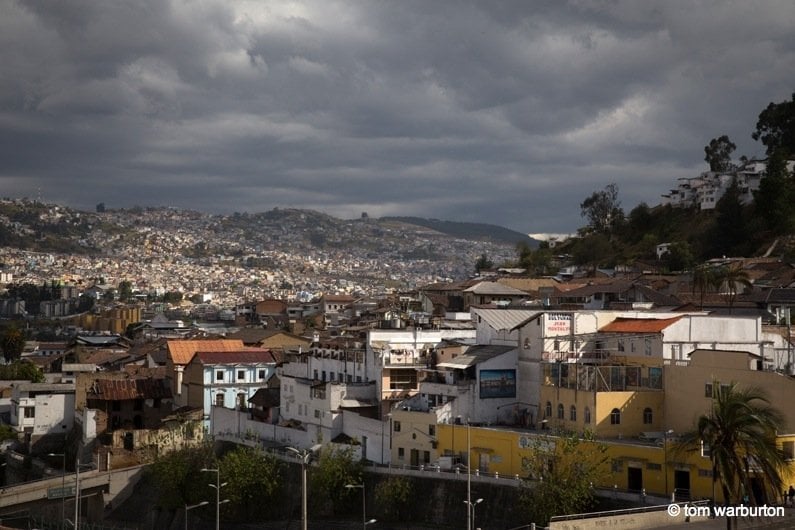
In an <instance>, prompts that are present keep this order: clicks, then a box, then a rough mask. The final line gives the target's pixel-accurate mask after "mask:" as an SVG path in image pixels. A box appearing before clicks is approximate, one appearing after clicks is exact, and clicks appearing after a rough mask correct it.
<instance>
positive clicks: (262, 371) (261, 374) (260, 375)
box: [257, 370, 265, 380]
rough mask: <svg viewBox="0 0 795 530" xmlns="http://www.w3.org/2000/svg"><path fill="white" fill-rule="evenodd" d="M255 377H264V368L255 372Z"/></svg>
mask: <svg viewBox="0 0 795 530" xmlns="http://www.w3.org/2000/svg"><path fill="white" fill-rule="evenodd" d="M257 377H258V378H259V379H260V380H262V379H265V370H260V371H258V372H257Z"/></svg>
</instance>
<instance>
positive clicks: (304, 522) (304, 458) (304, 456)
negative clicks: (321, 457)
mask: <svg viewBox="0 0 795 530" xmlns="http://www.w3.org/2000/svg"><path fill="white" fill-rule="evenodd" d="M285 449H287V450H288V451H290V452H291V453H295V455H296V456H298V458H299V459H300V460H301V528H302V529H303V530H307V528H308V524H309V520H308V518H307V510H306V465H307V464H308V463H309V458H310V457H311V456H312V451H309V450H307V449H304V451H303V452H301V451H299V450H298V449H296V448H295V447H290V446H285Z"/></svg>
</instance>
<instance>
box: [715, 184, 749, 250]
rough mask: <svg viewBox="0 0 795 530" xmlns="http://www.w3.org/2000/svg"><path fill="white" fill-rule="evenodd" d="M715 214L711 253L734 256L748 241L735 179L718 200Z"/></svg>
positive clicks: (743, 213) (738, 189)
mask: <svg viewBox="0 0 795 530" xmlns="http://www.w3.org/2000/svg"><path fill="white" fill-rule="evenodd" d="M715 212H716V213H717V216H716V220H715V221H716V222H715V227H714V229H713V230H712V238H711V239H712V246H713V252H714V253H715V254H717V255H719V256H725V255H731V254H734V251H735V250H737V249H738V248H739V247H741V246H742V245H743V244H744V243H745V242H746V241H747V240H748V234H747V233H746V226H747V222H746V221H747V220H746V219H745V217H746V216H745V208H744V207H743V204H742V201H741V199H740V186H739V184H738V183H737V178H736V177H735V178H733V179H732V182H731V184H730V185H729V187H728V188H727V189H726V192H725V193H724V194H723V197H721V198H720V199H719V200H718V203H717V204H716V205H715ZM741 254H744V253H741Z"/></svg>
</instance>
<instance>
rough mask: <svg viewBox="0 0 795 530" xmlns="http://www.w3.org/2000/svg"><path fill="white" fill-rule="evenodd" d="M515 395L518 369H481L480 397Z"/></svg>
mask: <svg viewBox="0 0 795 530" xmlns="http://www.w3.org/2000/svg"><path fill="white" fill-rule="evenodd" d="M515 397H516V370H481V371H480V399H488V398H515Z"/></svg>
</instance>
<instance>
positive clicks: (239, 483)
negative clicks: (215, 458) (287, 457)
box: [219, 447, 282, 521]
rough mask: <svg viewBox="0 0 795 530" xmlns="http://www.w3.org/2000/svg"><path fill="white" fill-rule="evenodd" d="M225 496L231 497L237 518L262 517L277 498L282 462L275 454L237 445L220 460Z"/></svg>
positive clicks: (251, 518)
mask: <svg viewBox="0 0 795 530" xmlns="http://www.w3.org/2000/svg"><path fill="white" fill-rule="evenodd" d="M219 469H220V472H221V476H222V477H224V481H225V482H227V485H226V487H225V488H224V496H225V498H227V499H229V500H230V501H231V504H232V506H233V508H234V510H235V512H236V514H235V515H236V518H237V519H239V520H244V521H252V520H259V519H262V518H264V517H266V516H267V515H268V514H270V513H272V512H273V510H274V508H276V506H277V505H276V503H277V502H278V493H279V491H280V488H281V482H282V465H281V462H280V461H279V460H277V459H276V458H275V457H274V456H273V455H271V454H268V453H264V452H263V451H261V450H259V449H254V448H251V447H238V448H237V449H235V450H233V451H230V452H228V453H226V454H225V455H224V456H223V457H222V458H221V460H220V462H219Z"/></svg>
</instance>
